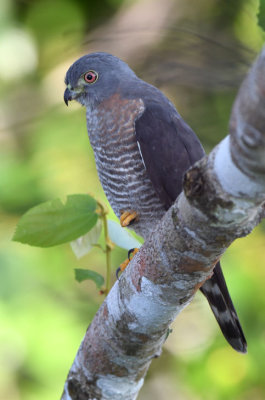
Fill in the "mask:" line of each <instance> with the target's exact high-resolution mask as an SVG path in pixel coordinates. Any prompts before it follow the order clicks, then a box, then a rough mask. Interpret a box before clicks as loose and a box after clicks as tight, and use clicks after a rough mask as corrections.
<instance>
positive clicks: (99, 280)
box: [75, 268, 104, 289]
mask: <svg viewBox="0 0 265 400" xmlns="http://www.w3.org/2000/svg"><path fill="white" fill-rule="evenodd" d="M75 279H76V280H77V281H78V282H83V281H85V280H91V281H93V282H95V284H96V286H97V288H99V289H100V288H101V286H102V285H103V283H104V278H103V276H102V275H100V274H98V273H97V272H95V271H91V270H89V269H79V268H76V269H75Z"/></svg>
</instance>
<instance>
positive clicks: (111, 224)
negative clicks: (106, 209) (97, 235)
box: [108, 219, 142, 250]
mask: <svg viewBox="0 0 265 400" xmlns="http://www.w3.org/2000/svg"><path fill="white" fill-rule="evenodd" d="M108 230H109V237H110V240H111V241H112V242H113V243H115V244H116V245H117V246H119V247H121V248H122V249H125V250H130V249H134V248H136V247H137V248H139V247H141V246H142V244H141V243H140V242H139V241H138V240H137V239H135V238H134V237H133V236H132V235H131V234H130V233H129V232H128V231H127V230H126V229H124V228H122V227H121V226H120V224H119V223H118V222H116V221H112V220H110V219H108Z"/></svg>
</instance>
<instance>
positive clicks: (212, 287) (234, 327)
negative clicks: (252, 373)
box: [201, 262, 247, 353]
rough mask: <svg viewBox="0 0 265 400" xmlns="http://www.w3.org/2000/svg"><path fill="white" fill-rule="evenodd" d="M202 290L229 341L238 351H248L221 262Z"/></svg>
mask: <svg viewBox="0 0 265 400" xmlns="http://www.w3.org/2000/svg"><path fill="white" fill-rule="evenodd" d="M201 291H202V293H203V294H204V295H205V297H206V298H207V300H208V302H209V305H210V307H211V309H212V311H213V314H214V316H215V318H216V320H217V322H218V324H219V326H220V328H221V331H222V332H223V335H224V337H225V338H226V340H227V341H228V343H230V345H231V346H232V347H233V348H234V349H235V350H236V351H239V352H241V353H246V352H247V342H246V339H245V336H244V333H243V330H242V328H241V325H240V322H239V319H238V316H237V313H236V310H235V307H234V305H233V303H232V300H231V297H230V295H229V292H228V289H227V286H226V283H225V279H224V275H223V273H222V270H221V265H220V263H219V262H218V263H217V264H216V266H215V268H214V271H213V275H212V277H211V278H210V279H208V280H207V281H206V282H205V283H204V284H203V286H202V287H201Z"/></svg>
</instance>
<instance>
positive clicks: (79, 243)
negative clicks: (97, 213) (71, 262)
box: [70, 219, 102, 259]
mask: <svg viewBox="0 0 265 400" xmlns="http://www.w3.org/2000/svg"><path fill="white" fill-rule="evenodd" d="M101 230H102V221H101V219H98V222H97V223H96V225H95V226H94V227H93V228H92V229H91V230H90V231H89V232H88V233H86V234H85V235H84V236H80V237H79V238H77V239H76V240H74V241H73V242H71V243H70V244H71V247H72V250H73V252H74V254H75V256H76V257H77V258H78V259H79V258H81V257H83V256H85V255H86V254H87V253H89V251H90V250H91V249H92V247H93V245H95V244H97V242H98V239H99V236H100V234H101Z"/></svg>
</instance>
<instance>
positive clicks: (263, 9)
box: [258, 0, 265, 31]
mask: <svg viewBox="0 0 265 400" xmlns="http://www.w3.org/2000/svg"><path fill="white" fill-rule="evenodd" d="M258 24H259V26H260V27H261V28H262V30H263V31H265V0H260V4H259V11H258Z"/></svg>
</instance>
